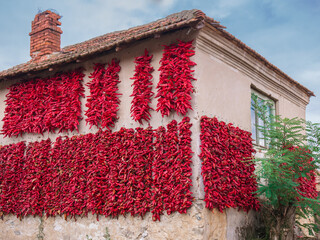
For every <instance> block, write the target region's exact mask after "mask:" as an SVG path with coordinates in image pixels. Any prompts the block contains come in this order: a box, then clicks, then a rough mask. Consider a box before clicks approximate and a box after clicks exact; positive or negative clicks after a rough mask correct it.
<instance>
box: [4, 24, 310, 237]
mask: <svg viewBox="0 0 320 240" xmlns="http://www.w3.org/2000/svg"><path fill="white" fill-rule="evenodd" d="M201 31H203V30H201ZM203 33H205V31H203V32H202V33H201V34H203ZM197 34H198V32H196V31H194V30H191V31H188V30H182V31H178V32H176V33H173V34H166V35H163V36H161V37H160V38H159V39H151V40H146V41H141V42H137V43H135V44H134V45H133V46H130V47H124V48H122V49H121V50H120V51H119V52H112V53H110V54H108V55H105V56H101V57H99V58H95V59H93V60H91V61H87V62H83V63H77V64H72V65H68V66H66V67H65V68H64V69H58V71H61V70H63V71H67V70H71V69H75V68H77V67H79V66H83V67H84V68H85V69H86V71H85V75H86V76H85V79H84V80H85V81H84V85H85V84H86V83H88V82H89V81H90V79H89V78H88V77H89V74H90V73H91V72H92V67H93V63H98V62H100V63H106V62H110V61H111V59H112V58H114V57H116V58H118V59H120V66H121V71H120V73H119V77H120V81H121V83H120V84H119V92H120V93H121V94H122V95H121V96H120V100H121V103H120V110H119V112H118V116H119V120H118V122H117V123H116V125H115V128H114V129H113V130H119V129H120V128H121V127H126V128H135V127H139V126H140V125H139V124H138V123H136V122H134V121H133V120H132V119H131V117H130V107H131V100H132V98H131V97H130V95H131V93H132V87H131V84H132V82H133V80H131V79H130V78H131V77H132V76H133V74H134V62H133V61H134V58H135V57H136V56H140V55H142V54H143V51H144V49H145V48H147V49H148V50H149V52H150V54H153V55H154V56H153V60H152V62H151V64H152V66H153V67H154V69H155V71H154V72H153V77H154V79H153V92H156V89H155V87H156V85H157V83H158V81H159V71H158V68H159V66H160V65H159V61H160V59H161V57H162V49H163V45H164V44H170V43H172V42H175V41H176V40H177V39H181V40H185V41H187V40H191V39H195V38H196V37H197ZM210 37H212V36H211V35H210ZM213 42H214V46H211V45H208V46H206V45H205V44H203V38H202V39H201V38H199V39H197V42H196V43H195V45H196V55H195V56H194V57H193V61H195V62H196V63H197V66H196V67H195V68H194V69H195V70H196V71H195V77H196V79H197V81H195V82H193V84H194V87H195V92H194V94H193V99H192V106H193V109H194V111H189V114H188V116H189V117H190V119H191V123H192V124H193V126H192V129H191V130H192V140H193V141H192V150H193V152H194V155H193V164H192V169H193V172H192V182H193V187H192V189H191V190H192V192H193V193H194V197H195V201H194V203H193V205H192V207H191V208H190V209H189V210H188V212H187V214H179V213H174V214H172V215H169V216H168V215H164V216H162V217H161V221H160V222H153V221H152V218H151V214H150V213H147V214H146V216H145V217H144V219H141V218H139V217H135V218H133V217H131V216H127V217H122V216H120V217H119V218H117V219H112V218H105V217H100V220H99V221H97V220H96V216H88V218H79V219H77V221H74V220H68V221H65V220H64V219H62V218H61V217H56V218H48V219H46V218H43V219H40V218H39V217H35V218H33V217H26V218H24V219H23V220H22V221H20V220H19V219H17V218H16V217H15V216H4V219H3V220H0V229H1V230H0V239H63V240H67V239H68V240H72V239H87V236H88V239H104V234H106V229H107V231H108V232H109V234H110V236H111V239H117V240H118V239H213V240H214V239H217V240H223V239H228V240H232V239H240V238H241V236H243V234H242V232H241V228H242V227H247V226H248V225H252V223H253V222H254V220H255V217H254V213H253V212H250V213H249V214H246V213H245V212H243V211H240V212H239V211H237V210H233V209H230V210H227V211H225V212H224V213H220V212H218V211H214V212H211V211H209V210H207V209H206V208H205V207H204V205H205V204H204V202H203V198H204V190H203V183H202V178H201V161H200V159H199V158H198V155H199V154H200V147H199V146H200V124H199V123H200V117H201V116H203V115H207V116H209V117H213V116H216V117H218V118H219V120H223V121H226V122H232V123H234V124H235V125H236V126H239V127H240V128H242V129H244V130H247V131H250V130H251V129H250V126H251V123H250V94H251V86H252V85H254V86H255V87H256V88H258V89H260V87H261V89H260V90H261V91H263V92H265V93H267V94H271V96H272V97H273V98H274V99H276V100H278V103H277V104H279V107H278V109H279V113H280V114H282V115H286V116H288V117H291V116H292V112H294V113H296V114H297V115H298V116H301V117H304V112H305V110H304V109H305V106H304V104H303V101H298V102H297V103H294V104H293V103H291V102H290V98H285V97H281V96H282V95H281V94H279V92H276V91H274V90H273V88H270V87H268V86H267V85H266V86H265V85H263V84H262V83H261V82H258V81H256V80H255V78H254V77H252V74H254V73H255V74H257V73H256V72H259V70H260V69H261V68H262V67H261V66H259V65H258V64H256V65H255V64H251V67H252V68H253V69H251V70H250V71H249V70H247V71H249V73H250V74H245V73H244V70H243V68H242V67H239V66H238V65H239V58H235V57H234V56H232V53H233V51H235V49H232V48H228V46H227V45H222V44H221V43H219V42H218V41H215V40H214V41H213ZM227 50H228V51H229V53H228V54H226V51H227ZM230 52H231V53H230ZM237 54H238V53H237ZM226 58H228V59H229V60H228V61H226V60H225V59H226ZM240 60H241V61H243V62H245V63H246V65H248V64H249V62H248V59H247V57H246V56H245V55H243V56H242V58H240ZM233 61H238V62H237V64H234V63H233ZM241 61H240V62H241ZM237 66H238V67H237ZM52 74H54V72H49V71H48V72H47V73H42V76H47V75H52ZM17 81H19V79H17V80H14V81H10V82H9V81H8V82H2V83H0V109H1V110H0V119H2V118H3V117H4V107H5V103H4V101H5V94H6V93H7V92H8V90H7V89H6V88H7V87H8V86H10V85H11V84H12V83H14V82H17ZM85 95H86V96H88V95H89V89H88V87H87V86H85ZM85 103H86V99H84V98H83V99H82V115H83V118H84V112H85V111H86V110H87V109H86V107H85ZM156 104H157V100H156V99H155V98H153V99H152V107H153V108H154V109H155V108H156ZM172 119H176V120H177V121H180V120H181V119H182V117H181V116H177V114H176V113H175V114H172V115H170V116H169V117H164V118H162V117H161V114H160V113H158V112H156V111H153V112H152V116H151V121H150V125H151V126H153V127H154V128H156V127H158V126H161V125H163V126H164V125H166V124H167V123H169V122H170V121H171V120H172ZM2 124H3V123H2V121H1V122H0V128H2ZM146 126H147V124H145V125H144V127H146ZM96 131H97V128H96V127H92V128H91V129H89V126H87V125H86V123H85V120H84V119H83V120H82V121H81V122H80V127H79V133H77V132H72V133H66V134H65V133H64V134H62V135H68V136H72V135H77V134H85V133H88V132H96ZM57 136H58V134H52V133H49V134H48V133H45V134H44V135H43V136H42V135H35V134H25V135H24V136H23V137H17V138H15V137H14V138H3V135H1V136H0V144H1V145H4V144H9V143H15V142H19V141H27V142H31V141H37V140H42V139H47V138H48V137H49V138H51V140H52V141H54V140H55V139H56V138H57Z"/></svg>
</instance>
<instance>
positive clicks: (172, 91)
mask: <svg viewBox="0 0 320 240" xmlns="http://www.w3.org/2000/svg"><path fill="white" fill-rule="evenodd" d="M192 48H193V47H192V41H190V42H183V41H180V40H179V42H178V44H171V45H169V46H165V48H164V52H163V56H162V59H161V60H160V64H161V66H160V68H159V71H160V79H159V83H158V85H157V89H158V92H157V95H156V97H157V98H158V104H157V111H160V112H161V115H162V116H168V115H169V114H170V111H171V110H175V111H176V112H177V113H178V114H179V113H181V114H182V115H185V114H186V113H187V112H188V110H189V109H190V110H192V107H191V102H190V101H191V94H192V92H193V86H192V83H191V81H192V80H196V79H195V78H194V77H193V72H194V70H191V67H193V66H195V65H196V63H194V62H193V61H191V60H190V57H192V56H193V55H194V54H195V52H194V50H193V49H192Z"/></svg>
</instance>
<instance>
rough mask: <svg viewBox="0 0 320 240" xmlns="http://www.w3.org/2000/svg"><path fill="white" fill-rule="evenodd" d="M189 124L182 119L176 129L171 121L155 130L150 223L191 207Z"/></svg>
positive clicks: (174, 123) (186, 120) (174, 122)
mask: <svg viewBox="0 0 320 240" xmlns="http://www.w3.org/2000/svg"><path fill="white" fill-rule="evenodd" d="M190 128H191V124H190V123H189V118H188V117H185V118H184V119H183V120H182V121H181V122H180V123H179V125H178V124H177V122H176V121H175V120H173V121H172V122H171V123H169V124H168V126H167V130H166V129H165V128H164V127H159V128H158V129H157V130H156V132H155V137H156V140H155V144H154V147H155V151H154V162H153V166H152V167H153V174H154V180H153V188H152V190H153V195H152V203H151V204H152V205H151V206H152V210H151V212H152V213H153V220H160V215H161V214H163V211H164V210H166V211H167V214H168V215H170V214H171V213H172V212H175V211H178V212H179V213H186V211H187V209H188V208H189V207H190V206H191V204H192V199H193V198H192V196H191V195H192V193H191V191H190V187H191V186H192V182H191V178H190V177H191V174H192V169H191V162H192V160H191V157H192V153H193V152H192V151H191V130H190Z"/></svg>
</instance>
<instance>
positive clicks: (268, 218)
mask: <svg viewBox="0 0 320 240" xmlns="http://www.w3.org/2000/svg"><path fill="white" fill-rule="evenodd" d="M252 100H253V106H254V108H255V111H256V113H257V114H258V116H259V118H260V119H261V120H262V121H259V122H262V123H263V124H262V125H260V126H256V127H258V128H259V130H260V131H261V133H262V135H263V138H264V139H265V141H266V143H267V147H266V149H265V151H264V157H259V158H255V159H254V160H253V161H255V162H256V164H257V172H256V174H257V178H258V184H259V186H258V191H257V194H258V196H259V197H260V202H261V206H262V214H261V215H262V219H263V221H264V223H265V226H266V228H267V229H268V233H269V238H270V239H272V240H280V239H281V240H286V239H288V240H289V239H290V240H292V239H296V234H295V225H296V224H297V225H300V226H302V227H304V228H307V229H308V230H309V234H310V235H314V234H315V233H316V232H318V231H319V229H318V225H317V223H315V222H310V223H307V224H303V223H301V221H300V220H301V219H307V218H309V217H310V216H314V215H315V214H317V215H320V201H319V200H318V199H317V193H316V189H315V181H314V180H315V174H317V168H318V165H317V164H318V163H319V146H320V128H319V125H318V124H312V123H310V122H305V121H304V120H300V119H297V118H293V119H288V118H281V117H280V116H277V115H272V114H269V113H270V111H269V112H268V110H269V108H268V103H267V102H266V101H263V100H261V99H259V98H258V97H257V96H256V95H255V94H253V95H252ZM315 220H316V221H317V218H315Z"/></svg>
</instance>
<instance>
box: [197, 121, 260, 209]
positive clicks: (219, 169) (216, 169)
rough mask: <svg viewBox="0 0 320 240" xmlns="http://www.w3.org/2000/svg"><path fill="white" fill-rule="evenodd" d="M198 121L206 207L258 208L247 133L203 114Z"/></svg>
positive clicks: (249, 136)
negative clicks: (199, 121)
mask: <svg viewBox="0 0 320 240" xmlns="http://www.w3.org/2000/svg"><path fill="white" fill-rule="evenodd" d="M200 124H201V136H200V139H201V154H200V158H201V159H202V161H203V162H202V176H203V182H204V186H205V189H204V190H205V202H206V207H207V208H208V209H210V210H211V209H213V208H217V209H218V210H219V211H221V212H222V211H223V210H224V209H226V208H239V209H243V210H245V211H249V210H250V209H254V210H258V209H259V202H258V200H257V198H256V195H255V194H254V192H255V191H256V190H257V182H256V179H255V178H254V177H253V175H254V169H255V167H254V164H253V163H252V162H251V161H250V159H252V153H254V152H255V151H254V149H253V147H252V139H251V133H249V132H247V131H244V130H241V129H240V128H238V127H234V126H233V125H232V124H226V123H224V122H222V121H221V122H220V121H218V119H217V118H208V117H206V116H204V117H202V118H201V123H200Z"/></svg>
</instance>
